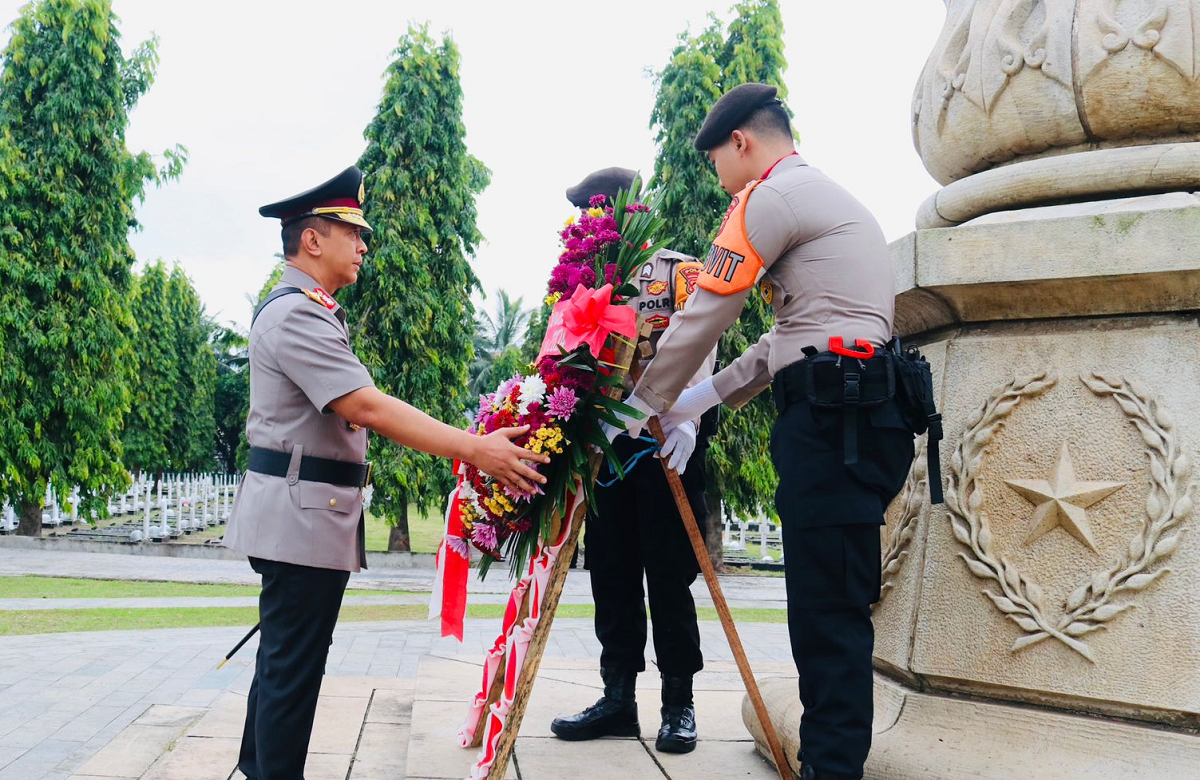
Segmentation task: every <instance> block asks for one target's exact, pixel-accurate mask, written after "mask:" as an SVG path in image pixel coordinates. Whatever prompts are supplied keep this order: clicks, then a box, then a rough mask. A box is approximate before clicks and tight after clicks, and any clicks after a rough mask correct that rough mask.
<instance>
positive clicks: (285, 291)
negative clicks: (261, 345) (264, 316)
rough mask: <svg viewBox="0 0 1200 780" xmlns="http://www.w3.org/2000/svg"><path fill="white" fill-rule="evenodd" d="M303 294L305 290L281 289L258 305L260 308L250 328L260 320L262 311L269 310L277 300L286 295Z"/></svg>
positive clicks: (294, 288) (251, 321) (296, 288)
mask: <svg viewBox="0 0 1200 780" xmlns="http://www.w3.org/2000/svg"><path fill="white" fill-rule="evenodd" d="M302 292H304V290H302V289H300V288H299V287H280V288H279V289H278V290H276V291H275V292H273V293H271V294H270V295H268V296H267V297H266V298H265V299H264V300H263V302H262V303H260V304H258V308H256V309H255V310H254V316H252V317H251V318H250V327H252V328H253V327H254V321H255V320H256V319H258V315H259V314H261V313H262V310H263V309H265V308H267V304H268V303H270V302H271V301H273V300H275V299H276V298H282V297H283V296H285V295H293V294H295V293H302Z"/></svg>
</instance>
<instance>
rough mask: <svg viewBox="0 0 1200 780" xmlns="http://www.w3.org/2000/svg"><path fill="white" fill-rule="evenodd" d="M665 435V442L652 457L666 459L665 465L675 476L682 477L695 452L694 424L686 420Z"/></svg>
mask: <svg viewBox="0 0 1200 780" xmlns="http://www.w3.org/2000/svg"><path fill="white" fill-rule="evenodd" d="M666 433H667V440H666V442H665V443H664V444H663V446H662V449H661V450H659V451H658V452H657V453H655V455H654V457H656V458H666V459H667V465H668V466H670V467H671V468H672V469H673V470H674V471H675V473H676V474H680V475H682V474H683V472H684V470H685V469H686V468H687V464H688V459H690V458H691V457H692V453H693V452H695V451H696V424H695V423H694V422H692V421H691V420H686V421H684V422H682V423H680V424H679V425H678V426H676V427H674V428H672V429H671V430H669V431H667V432H666Z"/></svg>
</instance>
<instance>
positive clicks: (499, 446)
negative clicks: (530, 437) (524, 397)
mask: <svg viewBox="0 0 1200 780" xmlns="http://www.w3.org/2000/svg"><path fill="white" fill-rule="evenodd" d="M527 433H529V426H528V425H522V426H521V427H520V428H501V429H500V430H498V431H493V432H492V433H489V434H488V435H487V436H480V437H478V442H479V443H478V445H477V449H476V451H475V452H474V453H472V456H471V457H470V458H468V459H467V460H469V461H470V462H471V463H473V464H475V466H476V468H478V469H479V470H480V471H482V472H484V473H485V474H490V475H491V476H493V477H495V478H496V479H498V480H500V482H501V483H502V484H504V485H507V486H508V487H510V488H512V489H513V490H519V491H521V492H523V493H532V492H534V490H533V485H534V483H536V484H538V485H544V484H546V478H545V477H543V476H542V475H541V474H539V473H537V471H536V470H535V469H533V468H532V467H531V466H530V465H529V463H530V462H533V463H549V462H550V456H549V455H546V454H537V453H533V452H530V451H529V450H527V449H525V448H524V447H518V446H517V445H515V444H513V443H512V440H513V439H515V438H517V437H518V436H524V435H525V434H527Z"/></svg>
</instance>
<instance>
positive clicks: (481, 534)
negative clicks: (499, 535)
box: [471, 523, 497, 550]
mask: <svg viewBox="0 0 1200 780" xmlns="http://www.w3.org/2000/svg"><path fill="white" fill-rule="evenodd" d="M471 541H473V542H475V544H477V545H479V546H480V547H486V548H487V549H489V550H495V549H496V542H497V539H496V528H495V527H494V526H491V525H488V524H487V523H476V524H475V527H474V528H472V529H471Z"/></svg>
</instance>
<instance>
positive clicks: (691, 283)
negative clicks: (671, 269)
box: [675, 263, 703, 311]
mask: <svg viewBox="0 0 1200 780" xmlns="http://www.w3.org/2000/svg"><path fill="white" fill-rule="evenodd" d="M701 268H703V266H702V265H701V264H700V263H680V264H679V265H677V266H675V311H679V310H680V309H682V308H683V305H684V304H685V303H687V301H688V298H690V297H692V293H694V292H696V280H697V279H699V278H700V269H701Z"/></svg>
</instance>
